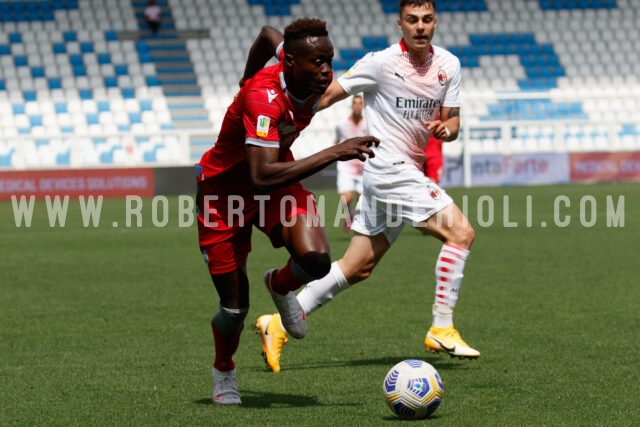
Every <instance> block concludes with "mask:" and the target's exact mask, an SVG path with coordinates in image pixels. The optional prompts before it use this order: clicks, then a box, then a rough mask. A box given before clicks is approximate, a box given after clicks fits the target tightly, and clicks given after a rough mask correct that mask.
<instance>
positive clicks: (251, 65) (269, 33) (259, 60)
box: [240, 25, 284, 87]
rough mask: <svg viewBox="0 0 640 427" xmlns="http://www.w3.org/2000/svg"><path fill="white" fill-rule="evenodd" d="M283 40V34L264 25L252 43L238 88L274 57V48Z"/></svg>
mask: <svg viewBox="0 0 640 427" xmlns="http://www.w3.org/2000/svg"><path fill="white" fill-rule="evenodd" d="M283 40H284V36H283V34H282V33H281V32H280V30H278V29H277V28H274V27H270V26H268V25H265V26H264V27H262V29H261V30H260V34H258V37H257V38H256V40H255V41H254V42H253V45H252V46H251V49H249V55H248V56H247V64H246V65H245V68H244V73H243V74H242V78H241V79H240V87H242V86H243V85H244V82H245V81H247V80H248V79H250V78H251V77H253V75H254V74H255V73H257V72H258V71H260V70H261V69H262V68H263V67H264V66H265V65H266V63H267V62H268V61H269V60H270V59H271V58H273V57H274V56H275V53H276V48H277V47H278V45H279V44H280V43H281V42H282V41H283Z"/></svg>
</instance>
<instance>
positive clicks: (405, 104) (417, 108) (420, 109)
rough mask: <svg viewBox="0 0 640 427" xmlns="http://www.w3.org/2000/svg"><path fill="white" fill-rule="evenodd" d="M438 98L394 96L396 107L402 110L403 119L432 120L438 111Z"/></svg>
mask: <svg viewBox="0 0 640 427" xmlns="http://www.w3.org/2000/svg"><path fill="white" fill-rule="evenodd" d="M440 104H441V102H440V100H439V99H422V98H403V97H397V98H396V108H397V109H399V110H400V111H401V112H402V118H403V119H419V120H432V118H433V117H434V115H435V114H437V113H438V112H439V111H440Z"/></svg>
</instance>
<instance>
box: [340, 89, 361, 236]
mask: <svg viewBox="0 0 640 427" xmlns="http://www.w3.org/2000/svg"><path fill="white" fill-rule="evenodd" d="M362 108H363V102H362V96H360V95H354V96H353V99H352V100H351V114H349V117H347V118H346V119H345V120H343V121H341V122H340V123H338V125H337V126H336V139H335V141H334V145H335V144H339V143H341V142H342V141H344V140H347V139H349V138H354V137H356V136H365V135H367V122H366V120H365V119H364V116H363V115H362ZM363 170H364V163H363V162H361V161H360V160H359V159H353V160H349V161H346V162H338V164H337V165H336V171H337V177H336V183H337V187H338V195H339V197H340V207H341V209H342V211H343V212H345V213H347V215H348V217H346V218H345V221H344V231H346V232H348V231H349V230H351V222H352V221H353V215H354V214H355V211H354V209H353V205H354V204H353V202H354V199H355V198H354V194H357V195H358V197H360V195H361V194H362V172H363Z"/></svg>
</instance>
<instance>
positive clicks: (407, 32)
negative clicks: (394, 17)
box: [398, 4, 438, 50]
mask: <svg viewBox="0 0 640 427" xmlns="http://www.w3.org/2000/svg"><path fill="white" fill-rule="evenodd" d="M437 22H438V19H437V18H436V12H435V10H433V7H431V5H430V4H425V5H423V6H412V5H409V6H406V7H405V8H404V9H403V10H402V15H401V17H400V19H398V27H400V30H401V31H402V36H403V38H404V41H405V43H406V44H407V46H408V47H409V49H410V50H427V49H429V46H430V45H431V40H433V34H434V33H435V32H436V24H437Z"/></svg>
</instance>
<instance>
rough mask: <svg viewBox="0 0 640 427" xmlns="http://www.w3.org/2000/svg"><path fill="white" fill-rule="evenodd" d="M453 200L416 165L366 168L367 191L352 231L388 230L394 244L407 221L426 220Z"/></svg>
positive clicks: (421, 222)
mask: <svg viewBox="0 0 640 427" xmlns="http://www.w3.org/2000/svg"><path fill="white" fill-rule="evenodd" d="M452 203H453V199H452V198H451V197H450V196H449V195H448V194H447V193H446V192H445V191H444V190H443V189H442V188H440V186H438V185H437V184H435V183H434V182H433V181H431V180H430V179H429V178H427V177H426V176H425V175H424V173H423V172H422V171H420V170H417V169H415V168H414V167H411V168H406V169H401V170H394V171H392V172H386V173H384V174H378V173H373V172H369V171H365V173H364V192H363V193H362V196H361V197H360V199H359V200H358V204H357V205H356V213H355V216H354V218H353V223H352V224H351V230H353V231H356V232H358V233H360V234H364V235H367V236H375V235H377V234H380V233H384V236H385V237H386V239H387V241H388V242H389V244H390V245H391V244H392V243H393V242H394V241H395V240H396V239H397V238H398V236H399V235H400V232H401V231H402V228H403V227H404V224H409V225H411V226H412V227H416V226H419V225H424V222H425V221H426V220H427V219H428V218H430V217H431V216H433V215H435V214H436V213H437V212H439V211H441V210H442V209H444V208H445V207H447V206H449V205H450V204H452Z"/></svg>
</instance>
